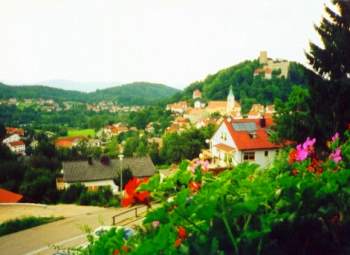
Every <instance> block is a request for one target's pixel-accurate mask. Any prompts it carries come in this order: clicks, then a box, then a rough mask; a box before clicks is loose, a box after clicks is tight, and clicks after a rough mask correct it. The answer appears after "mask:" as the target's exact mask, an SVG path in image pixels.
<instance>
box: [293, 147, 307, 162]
mask: <svg viewBox="0 0 350 255" xmlns="http://www.w3.org/2000/svg"><path fill="white" fill-rule="evenodd" d="M308 155H309V153H308V151H307V150H305V149H304V148H303V146H301V144H299V145H298V146H297V155H296V157H295V159H296V161H303V160H305V159H306V158H307V156H308Z"/></svg>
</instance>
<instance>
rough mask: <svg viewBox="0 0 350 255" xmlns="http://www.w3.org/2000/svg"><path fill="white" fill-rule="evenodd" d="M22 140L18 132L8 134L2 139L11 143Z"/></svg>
mask: <svg viewBox="0 0 350 255" xmlns="http://www.w3.org/2000/svg"><path fill="white" fill-rule="evenodd" d="M20 140H21V137H20V136H19V135H18V134H12V135H9V136H7V137H6V138H5V139H4V140H2V143H4V144H9V143H13V142H18V141H20Z"/></svg>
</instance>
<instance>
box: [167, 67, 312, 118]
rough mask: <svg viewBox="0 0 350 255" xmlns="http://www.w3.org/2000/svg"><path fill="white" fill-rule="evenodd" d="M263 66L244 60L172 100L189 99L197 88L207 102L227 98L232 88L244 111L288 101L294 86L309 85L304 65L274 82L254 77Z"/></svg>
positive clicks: (294, 68)
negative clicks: (257, 104) (259, 105)
mask: <svg viewBox="0 0 350 255" xmlns="http://www.w3.org/2000/svg"><path fill="white" fill-rule="evenodd" d="M259 66H260V64H259V62H258V61H257V60H254V61H244V62H242V63H240V64H238V65H234V66H231V67H228V68H226V69H223V70H220V71H218V72H217V73H215V74H213V75H208V76H207V77H206V78H205V79H204V80H203V81H196V82H194V83H192V84H191V85H189V86H188V87H187V88H186V89H185V90H184V91H182V92H179V93H177V94H176V95H174V96H173V97H172V98H171V100H170V101H171V102H175V101H179V100H189V99H191V98H192V92H193V91H194V90H195V89H200V90H201V91H202V94H203V97H204V99H205V100H220V99H226V97H227V93H228V90H229V88H230V86H232V89H233V92H234V95H235V97H236V99H238V100H240V101H241V104H242V106H243V111H246V110H247V109H248V108H250V106H251V104H253V103H261V104H270V103H273V102H274V100H275V99H276V98H279V99H281V100H286V99H287V97H288V95H289V94H290V92H291V90H292V87H293V85H299V86H305V85H306V84H307V83H308V78H307V77H308V75H307V74H308V73H309V72H310V71H308V70H307V69H306V68H305V67H304V66H303V65H301V64H298V63H294V62H291V64H290V67H289V76H288V77H287V78H286V79H284V78H278V77H277V74H278V73H277V72H273V76H272V79H271V80H267V79H264V78H263V77H262V76H260V75H259V76H256V77H254V75H253V74H254V70H255V69H256V68H258V67H259Z"/></svg>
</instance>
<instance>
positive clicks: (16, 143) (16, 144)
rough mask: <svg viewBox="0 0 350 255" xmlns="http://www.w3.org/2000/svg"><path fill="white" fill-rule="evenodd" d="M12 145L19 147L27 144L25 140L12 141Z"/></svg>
mask: <svg viewBox="0 0 350 255" xmlns="http://www.w3.org/2000/svg"><path fill="white" fill-rule="evenodd" d="M10 145H11V146H12V147H18V146H22V145H25V144H24V142H23V141H15V142H11V143H10Z"/></svg>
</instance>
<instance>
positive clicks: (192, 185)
mask: <svg viewBox="0 0 350 255" xmlns="http://www.w3.org/2000/svg"><path fill="white" fill-rule="evenodd" d="M188 188H189V189H190V190H191V191H192V193H196V192H197V191H198V190H199V189H200V188H201V184H200V183H199V182H195V181H191V182H190V183H189V184H188Z"/></svg>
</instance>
